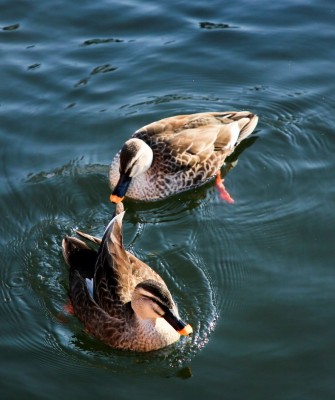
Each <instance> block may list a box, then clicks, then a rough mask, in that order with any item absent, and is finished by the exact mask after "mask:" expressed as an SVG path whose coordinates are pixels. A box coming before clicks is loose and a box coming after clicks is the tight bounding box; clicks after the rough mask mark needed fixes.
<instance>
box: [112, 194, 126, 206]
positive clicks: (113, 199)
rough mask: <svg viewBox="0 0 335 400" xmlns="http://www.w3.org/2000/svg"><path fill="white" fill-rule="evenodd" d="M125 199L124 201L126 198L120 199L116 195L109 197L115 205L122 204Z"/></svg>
mask: <svg viewBox="0 0 335 400" xmlns="http://www.w3.org/2000/svg"><path fill="white" fill-rule="evenodd" d="M123 199H124V197H119V196H117V195H116V194H111V195H110V196H109V200H110V201H111V202H112V203H115V204H117V203H120V202H121V201H122V200H123Z"/></svg>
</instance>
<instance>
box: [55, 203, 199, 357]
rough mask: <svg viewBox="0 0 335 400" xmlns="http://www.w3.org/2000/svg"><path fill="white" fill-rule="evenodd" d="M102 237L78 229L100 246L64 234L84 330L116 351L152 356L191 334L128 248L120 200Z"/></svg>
mask: <svg viewBox="0 0 335 400" xmlns="http://www.w3.org/2000/svg"><path fill="white" fill-rule="evenodd" d="M115 208H116V209H115V216H114V217H113V219H112V220H111V221H110V223H109V224H108V225H107V227H106V229H105V232H104V235H103V237H102V239H99V238H96V237H93V236H91V235H89V234H85V233H84V232H81V231H77V234H78V236H81V237H82V238H85V239H88V240H89V241H91V242H94V243H96V244H98V245H99V248H98V249H97V250H96V249H94V248H92V247H91V246H89V245H88V244H87V243H86V242H85V241H83V240H81V239H79V238H77V237H73V236H65V237H64V239H63V240H62V253H63V257H64V259H65V262H66V264H67V265H68V267H69V297H70V301H71V304H72V309H73V313H74V314H75V315H76V316H77V317H78V319H79V320H80V321H81V322H82V324H83V325H84V327H85V330H86V331H87V332H89V333H90V334H91V335H93V336H95V337H96V338H97V339H98V340H100V341H102V342H104V343H105V344H106V345H108V346H111V347H113V348H114V349H120V350H128V351H138V352H148V351H154V350H158V349H161V348H163V347H166V346H169V345H171V344H173V343H175V342H177V341H178V340H179V339H180V337H181V336H188V335H190V334H191V333H192V331H193V330H192V327H191V326H190V325H189V324H187V323H185V322H184V321H183V320H182V319H181V318H180V315H179V312H178V308H177V305H176V303H175V301H174V300H173V297H172V295H171V293H170V291H169V289H168V287H167V285H166V284H165V282H164V280H163V279H162V278H161V276H160V275H159V274H158V273H157V272H155V271H154V270H153V269H152V268H150V267H149V266H148V265H147V264H145V263H144V262H143V261H141V260H140V259H138V258H137V257H136V256H135V255H133V254H132V253H130V252H129V251H127V250H126V249H125V248H124V245H123V231H122V220H123V216H124V213H125V211H124V207H123V204H122V202H120V203H118V204H117V205H116V207H115Z"/></svg>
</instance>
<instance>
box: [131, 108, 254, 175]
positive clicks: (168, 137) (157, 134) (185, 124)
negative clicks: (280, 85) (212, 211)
mask: <svg viewBox="0 0 335 400" xmlns="http://www.w3.org/2000/svg"><path fill="white" fill-rule="evenodd" d="M256 124H257V117H256V116H255V115H254V114H252V113H250V112H248V111H241V112H236V111H227V112H222V113H219V112H211V113H198V114H192V115H179V116H175V117H170V118H165V119H162V120H160V121H156V122H153V123H151V124H149V125H146V126H144V127H143V128H141V129H140V130H138V131H137V132H135V134H134V137H139V138H141V139H142V140H144V141H145V142H146V143H147V144H148V145H149V146H150V147H151V148H152V149H153V152H154V162H157V163H160V164H161V163H162V157H163V159H164V165H166V168H167V170H166V171H165V172H166V173H175V172H176V171H179V170H181V169H185V168H189V167H193V166H194V165H195V164H199V163H200V164H202V163H205V162H206V161H207V160H208V159H209V158H211V157H212V158H213V156H214V159H215V158H217V159H218V163H222V162H223V161H224V158H225V157H226V156H227V155H229V154H230V153H231V152H232V151H233V150H234V148H235V146H236V145H237V144H238V143H239V142H240V141H241V140H243V139H244V138H246V137H247V136H248V135H249V134H250V133H251V132H252V131H253V129H254V128H255V126H256ZM155 160H156V161H155ZM220 166H221V165H219V167H220ZM219 167H218V168H219Z"/></svg>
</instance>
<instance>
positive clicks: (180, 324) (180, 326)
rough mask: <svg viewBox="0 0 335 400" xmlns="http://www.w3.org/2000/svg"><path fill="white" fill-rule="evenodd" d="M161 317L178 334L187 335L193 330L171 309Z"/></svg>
mask: <svg viewBox="0 0 335 400" xmlns="http://www.w3.org/2000/svg"><path fill="white" fill-rule="evenodd" d="M163 318H164V319H165V320H166V321H167V322H168V323H169V324H170V325H171V326H172V328H174V329H175V330H176V331H177V332H178V333H179V334H180V335H183V336H188V335H190V334H191V333H192V332H193V329H192V327H191V325H189V324H186V323H185V322H184V321H182V320H181V319H180V318H179V317H178V316H177V315H176V314H175V313H174V312H173V311H172V310H171V309H168V310H167V311H166V312H165V314H164V316H163Z"/></svg>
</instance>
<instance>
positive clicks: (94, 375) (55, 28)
mask: <svg viewBox="0 0 335 400" xmlns="http://www.w3.org/2000/svg"><path fill="white" fill-rule="evenodd" d="M334 27H335V4H334V2H333V1H330V0H328V1H327V0H319V1H317V0H312V1H293V0H291V1H288V0H284V1H282V2H268V1H246V0H244V1H237V2H236V1H225V2H224V1H218V0H212V1H210V2H208V1H207V2H204V1H200V0H195V1H192V2H189V1H175V0H170V1H161V2H157V1H153V0H144V1H141V2H139V1H137V2H136V1H134V0H129V1H128V0H127V1H122V2H121V1H120V2H116V1H114V0H110V1H107V0H106V1H95V2H89V1H80V2H74V1H72V2H71V1H70V2H69V1H64V0H58V1H53V2H42V1H34V0H25V1H23V0H22V1H16V0H14V1H12V0H11V1H9V0H4V1H3V2H2V4H1V13H0V49H1V63H0V82H1V83H0V87H1V90H0V121H1V125H0V126H1V128H0V146H1V147H0V149H1V163H0V168H1V174H0V180H1V185H0V206H1V237H0V246H1V264H0V321H1V323H0V355H1V356H0V360H1V361H0V391H1V398H4V399H18V398H24V399H52V400H53V399H62V400H66V399H74V398H76V399H77V398H78V399H79V398H80V399H92V398H98V399H104V398H106V399H107V398H113V399H117V400H119V399H134V398H137V399H147V398H150V397H157V396H159V398H160V399H172V398H173V399H183V400H186V399H200V398H204V396H206V397H205V398H214V399H219V398H220V399H221V398H225V399H229V400H230V399H232V400H235V399H236V400H240V399H243V400H244V399H248V400H254V399H255V400H260V399H285V400H286V399H289V400H291V399H292V400H293V399H294V400H295V399H299V400H300V399H301V400H309V399H313V400H314V399H315V400H316V399H317V400H319V399H322V400H327V399H333V398H334V396H335V387H334V386H335V384H334V370H335V362H334V360H335V340H334V338H335V319H334V314H335V312H334V310H335V290H334V285H335V274H334V259H335V246H334V225H335V224H334V223H335V217H334V207H335V194H334V192H335V186H334V176H335V175H334V167H335V161H334V150H335V134H334V125H335V121H334V101H335V95H334V82H335V68H334V60H335V29H334ZM231 109H234V110H239V109H248V110H250V111H253V112H255V113H257V114H258V115H259V116H260V122H259V125H258V128H257V131H256V132H255V134H254V135H253V138H254V139H253V140H252V141H249V142H248V145H249V146H248V147H247V148H245V149H244V151H243V152H242V153H241V154H240V156H239V160H238V163H237V165H236V167H235V168H234V169H232V170H231V171H230V172H229V173H228V175H227V176H226V185H227V187H228V188H229V191H230V193H231V194H232V196H233V197H234V198H235V204H234V205H229V204H225V203H222V202H221V201H220V199H219V198H218V195H217V193H216V191H215V190H214V188H213V187H212V185H207V186H206V187H203V188H201V189H198V190H196V191H193V192H189V193H186V194H183V195H182V196H176V197H174V198H171V199H169V200H166V201H163V202H160V203H156V204H141V203H134V202H133V203H132V202H126V203H125V206H126V209H127V213H126V217H125V239H126V242H127V245H128V246H129V247H130V248H131V249H132V250H133V251H134V252H135V254H136V255H138V256H139V257H140V258H142V259H143V260H144V261H146V262H148V263H149V264H150V265H151V266H152V267H154V268H155V269H157V270H158V271H159V273H160V274H161V275H162V276H163V277H164V279H165V280H166V282H167V283H168V286H169V287H170V289H171V292H172V293H173V295H174V297H175V298H176V300H177V302H178V303H179V307H180V309H181V314H182V315H183V316H184V317H185V319H187V320H188V321H189V322H190V323H191V324H192V325H193V327H194V329H195V334H194V336H193V337H192V338H191V339H189V340H187V339H186V340H183V341H181V342H180V343H179V344H177V345H176V346H172V347H171V348H169V349H165V350H162V351H159V352H156V353H153V354H149V355H148V354H144V355H143V354H129V353H123V352H118V351H114V350H111V349H109V348H106V347H105V346H103V345H102V344H100V343H99V342H97V341H96V340H95V339H93V338H91V337H89V336H88V335H87V334H86V333H85V332H84V331H83V330H82V327H81V325H80V323H79V322H78V321H77V320H76V319H75V318H74V317H70V316H67V315H66V314H65V313H64V311H63V305H64V304H65V303H66V299H67V271H66V267H65V264H64V262H63V259H62V255H61V248H60V243H61V240H62V237H63V236H64V235H65V234H69V233H71V232H72V231H73V229H75V228H80V229H82V230H84V231H87V232H90V233H93V234H96V235H101V233H102V231H103V228H104V225H105V223H106V222H108V220H109V218H110V214H111V210H112V207H111V205H110V204H109V202H108V196H109V188H108V181H107V173H108V164H109V162H110V161H111V159H112V157H113V155H114V154H115V153H116V151H117V150H118V149H119V148H120V146H121V145H122V143H123V142H124V141H125V139H126V138H128V137H129V136H130V135H131V134H132V132H133V131H135V130H136V129H138V128H139V127H141V126H142V125H145V124H147V123H149V122H151V121H154V120H157V119H159V118H163V117H167V116H171V115H174V114H182V113H192V112H201V111H210V110H213V111H222V110H231Z"/></svg>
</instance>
